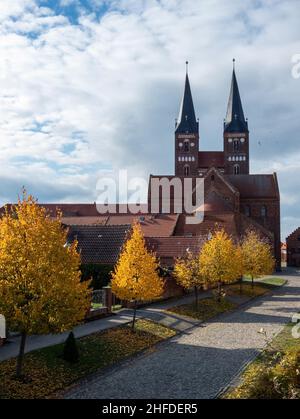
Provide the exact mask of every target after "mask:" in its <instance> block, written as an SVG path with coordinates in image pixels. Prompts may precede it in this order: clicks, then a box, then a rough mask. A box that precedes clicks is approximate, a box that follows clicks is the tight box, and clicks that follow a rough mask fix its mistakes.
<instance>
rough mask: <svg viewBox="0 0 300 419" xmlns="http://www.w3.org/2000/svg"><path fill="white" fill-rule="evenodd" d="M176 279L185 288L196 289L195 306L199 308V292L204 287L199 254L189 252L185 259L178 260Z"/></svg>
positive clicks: (175, 267) (175, 270)
mask: <svg viewBox="0 0 300 419" xmlns="http://www.w3.org/2000/svg"><path fill="white" fill-rule="evenodd" d="M174 277H175V279H176V282H177V283H178V284H179V285H181V286H182V287H183V288H185V289H191V288H194V291H195V305H196V308H198V290H199V288H200V287H201V286H203V285H204V278H203V275H202V274H201V271H200V264H199V254H198V253H197V254H194V253H192V252H191V251H190V250H187V252H186V255H185V257H183V258H178V259H177V260H176V263H175V266H174Z"/></svg>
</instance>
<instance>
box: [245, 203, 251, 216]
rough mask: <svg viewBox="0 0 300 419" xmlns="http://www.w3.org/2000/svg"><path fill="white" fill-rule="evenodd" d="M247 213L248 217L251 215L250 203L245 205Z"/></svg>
mask: <svg viewBox="0 0 300 419" xmlns="http://www.w3.org/2000/svg"><path fill="white" fill-rule="evenodd" d="M245 215H246V217H250V216H251V209H250V207H249V205H246V206H245Z"/></svg>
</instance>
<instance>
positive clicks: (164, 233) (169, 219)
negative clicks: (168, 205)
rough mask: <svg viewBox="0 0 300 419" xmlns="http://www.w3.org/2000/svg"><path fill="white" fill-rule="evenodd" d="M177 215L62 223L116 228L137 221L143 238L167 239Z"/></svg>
mask: <svg viewBox="0 0 300 419" xmlns="http://www.w3.org/2000/svg"><path fill="white" fill-rule="evenodd" d="M177 220H178V215H174V214H170V215H168V214H159V215H151V214H145V215H133V214H112V215H109V216H102V217H101V216H99V217H63V219H62V222H63V223H64V224H66V225H107V226H117V225H124V224H133V222H134V221H139V222H140V224H141V228H142V231H143V234H144V236H145V237H153V236H159V237H168V236H171V235H172V234H173V232H174V230H175V227H176V223H177Z"/></svg>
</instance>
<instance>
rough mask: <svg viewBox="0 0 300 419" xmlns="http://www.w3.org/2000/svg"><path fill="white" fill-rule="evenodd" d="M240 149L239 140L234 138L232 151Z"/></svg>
mask: <svg viewBox="0 0 300 419" xmlns="http://www.w3.org/2000/svg"><path fill="white" fill-rule="evenodd" d="M239 149H240V140H239V139H237V138H235V139H234V141H233V151H239Z"/></svg>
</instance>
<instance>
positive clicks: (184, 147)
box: [183, 140, 190, 153]
mask: <svg viewBox="0 0 300 419" xmlns="http://www.w3.org/2000/svg"><path fill="white" fill-rule="evenodd" d="M183 150H184V152H185V153H188V152H189V151H190V142H189V140H185V141H184V143H183Z"/></svg>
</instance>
